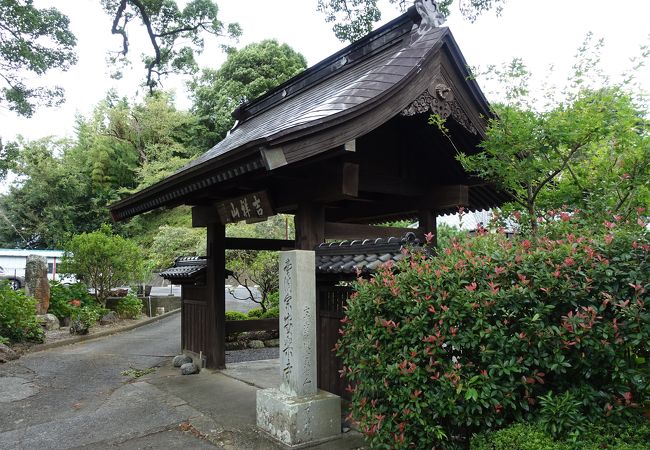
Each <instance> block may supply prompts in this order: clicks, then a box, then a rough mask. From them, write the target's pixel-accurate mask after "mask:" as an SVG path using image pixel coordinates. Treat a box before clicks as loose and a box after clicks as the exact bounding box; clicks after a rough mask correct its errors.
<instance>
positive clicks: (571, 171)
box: [459, 88, 650, 230]
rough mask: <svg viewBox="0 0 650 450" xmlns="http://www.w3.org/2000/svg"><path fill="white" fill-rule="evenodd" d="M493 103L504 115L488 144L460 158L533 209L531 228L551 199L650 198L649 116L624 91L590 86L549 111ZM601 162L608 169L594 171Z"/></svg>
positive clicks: (617, 201) (633, 201)
mask: <svg viewBox="0 0 650 450" xmlns="http://www.w3.org/2000/svg"><path fill="white" fill-rule="evenodd" d="M495 108H496V112H497V114H498V118H495V119H492V120H491V121H490V124H489V127H488V131H487V139H486V140H485V141H484V142H483V143H482V144H481V146H482V147H483V149H484V150H485V151H484V152H481V153H478V154H474V155H466V154H460V155H459V160H460V162H461V163H462V165H463V167H464V168H465V169H466V170H468V171H471V172H474V173H476V174H478V175H479V176H480V177H481V178H484V179H486V180H489V181H492V182H494V183H495V184H497V185H498V186H499V187H501V188H502V189H504V190H505V191H507V192H508V193H510V194H511V195H512V196H513V201H514V202H515V203H516V204H517V205H518V206H520V207H522V208H524V210H525V211H526V212H527V213H528V217H529V219H530V228H531V229H532V230H536V228H537V220H536V219H537V217H538V216H539V215H540V210H541V209H547V208H548V207H550V206H554V207H555V208H558V207H560V206H561V205H562V204H570V205H571V206H572V207H574V208H583V207H591V206H593V207H595V208H598V209H599V210H600V211H601V212H602V211H603V209H605V208H610V209H612V210H613V211H614V212H617V213H618V212H621V211H624V212H627V211H629V209H631V206H636V205H638V204H639V203H638V201H639V200H641V199H640V198H639V196H642V197H645V198H647V194H648V188H647V184H648V181H649V180H650V178H649V175H648V173H650V171H649V170H648V168H650V138H649V135H648V133H647V130H648V126H649V123H648V122H647V121H646V120H644V119H643V113H642V112H641V110H640V109H639V108H638V107H637V106H636V105H635V104H634V103H633V101H632V98H631V97H630V96H629V95H628V94H626V93H625V92H623V91H621V90H619V89H616V88H613V89H600V90H598V91H587V90H585V91H581V93H580V94H578V97H577V98H575V99H574V100H573V101H571V102H570V103H568V104H560V105H558V106H556V107H555V108H553V109H551V110H549V111H544V112H535V111H531V110H522V109H520V108H518V107H516V106H495ZM596 166H597V167H598V168H599V169H600V170H598V171H597V173H599V174H603V175H605V176H603V177H601V178H599V179H597V178H596V177H594V176H593V172H595V170H594V169H596V168H597V167H596ZM607 173H609V175H607ZM558 197H559V198H558ZM540 203H541V205H540ZM540 206H541V208H540Z"/></svg>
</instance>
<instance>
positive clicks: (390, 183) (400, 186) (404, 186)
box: [359, 170, 426, 197]
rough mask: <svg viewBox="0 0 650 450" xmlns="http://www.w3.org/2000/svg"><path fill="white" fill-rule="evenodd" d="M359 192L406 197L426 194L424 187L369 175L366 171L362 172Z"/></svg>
mask: <svg viewBox="0 0 650 450" xmlns="http://www.w3.org/2000/svg"><path fill="white" fill-rule="evenodd" d="M359 191H361V192H372V193H376V194H389V195H403V196H405V197H418V196H421V195H424V194H425V193H426V191H425V190H424V189H423V188H422V187H420V186H416V185H415V184H413V183H411V182H410V181H408V180H405V179H404V178H395V177H390V176H385V175H380V174H373V173H367V172H366V171H364V170H361V174H360V178H359Z"/></svg>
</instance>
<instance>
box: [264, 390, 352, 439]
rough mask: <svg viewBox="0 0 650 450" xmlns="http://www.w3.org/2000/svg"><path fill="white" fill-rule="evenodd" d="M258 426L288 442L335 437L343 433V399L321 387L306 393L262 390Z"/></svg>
mask: <svg viewBox="0 0 650 450" xmlns="http://www.w3.org/2000/svg"><path fill="white" fill-rule="evenodd" d="M257 426H258V427H259V428H261V429H262V430H264V431H265V432H267V433H269V434H270V435H271V436H273V437H274V438H276V439H277V440H279V441H281V442H282V443H283V444H285V445H288V446H301V445H304V444H307V443H310V442H318V441H323V440H326V439H331V438H335V437H337V436H338V435H339V434H340V433H341V399H340V398H339V397H338V396H337V395H334V394H331V393H329V392H325V391H321V390H319V391H318V393H317V394H315V395H310V396H305V397H291V396H289V395H286V394H284V393H282V392H281V391H280V390H279V389H276V388H271V389H263V390H259V391H257Z"/></svg>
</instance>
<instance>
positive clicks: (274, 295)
mask: <svg viewBox="0 0 650 450" xmlns="http://www.w3.org/2000/svg"><path fill="white" fill-rule="evenodd" d="M266 301H267V304H268V307H269V309H270V308H279V307H280V293H279V292H278V291H275V292H271V293H270V294H269V295H267V296H266Z"/></svg>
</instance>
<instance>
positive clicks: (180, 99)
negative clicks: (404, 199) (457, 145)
mask: <svg viewBox="0 0 650 450" xmlns="http://www.w3.org/2000/svg"><path fill="white" fill-rule="evenodd" d="M182 1H183V0H179V3H181V2H182ZM216 1H217V4H218V6H219V14H220V16H219V17H220V20H222V21H223V22H225V23H230V22H238V23H239V24H240V25H241V27H242V28H243V36H242V38H241V39H240V40H239V42H238V43H234V44H235V46H237V47H243V46H244V45H246V44H249V43H251V42H257V41H260V40H263V39H269V38H274V39H277V40H278V41H279V42H280V43H287V44H289V45H290V46H291V47H292V48H294V49H295V50H297V51H299V52H300V53H302V54H303V55H304V56H305V57H306V59H307V62H308V65H309V66H311V65H314V64H316V63H317V62H319V61H320V60H322V59H324V58H326V57H327V56H329V55H331V54H332V53H334V52H336V51H338V50H340V49H341V48H343V47H344V46H345V45H346V44H344V43H342V42H340V41H338V40H337V39H336V38H335V37H334V34H333V33H332V31H331V25H330V24H327V23H326V22H325V20H324V16H323V14H322V13H319V12H317V10H316V3H317V0H273V1H263V0H249V1H242V0H216ZM458 1H459V0H456V3H458ZM460 1H468V0H460ZM379 2H380V5H382V11H383V17H382V18H383V22H387V21H389V20H392V19H393V18H395V17H397V16H398V15H399V14H400V12H399V10H398V9H397V8H396V7H395V6H391V5H390V4H389V3H388V0H379ZM34 3H35V5H36V6H37V7H52V6H54V7H56V8H58V9H59V10H61V11H62V12H63V13H65V14H66V15H68V17H69V18H70V27H71V29H72V31H73V32H74V33H75V35H76V36H77V41H78V46H77V54H78V57H79V61H78V63H77V64H76V65H75V66H73V67H72V68H71V69H70V70H69V71H67V72H51V73H48V74H47V75H46V76H45V77H43V80H37V81H38V82H39V83H47V84H50V85H60V86H62V87H64V88H65V91H66V102H65V103H64V104H63V105H62V106H61V107H57V108H40V109H39V110H38V112H37V113H36V114H35V115H34V116H33V117H31V118H21V117H17V116H16V115H15V114H14V113H12V112H11V111H8V110H6V109H3V108H1V107H0V138H2V140H3V141H4V142H7V141H10V140H13V139H15V138H16V137H17V136H18V135H22V136H24V137H25V138H27V139H30V140H33V139H38V138H41V137H45V136H50V135H54V136H59V137H74V124H75V115H77V114H82V115H89V114H90V113H91V111H92V109H93V106H94V105H96V104H97V103H98V102H99V101H100V100H101V99H103V98H104V97H105V95H106V93H107V91H108V90H109V89H115V90H116V91H117V92H118V94H120V95H122V96H127V97H128V98H131V99H137V98H138V96H141V95H142V93H143V90H142V88H140V87H139V84H140V82H141V81H142V80H143V79H144V76H145V71H144V68H142V65H141V63H140V62H139V60H138V55H139V53H140V51H141V50H142V49H144V48H146V47H143V45H145V44H146V36H145V34H144V31H143V30H139V33H134V32H131V34H130V41H131V45H132V48H131V53H132V55H133V59H134V63H133V66H132V67H131V69H130V70H127V71H126V72H125V76H124V78H123V79H122V80H120V81H116V80H113V79H111V78H110V76H109V68H108V67H107V64H106V52H107V51H108V50H115V49H119V46H120V38H119V37H117V36H113V35H111V33H110V27H111V17H109V16H108V15H107V14H105V13H104V12H103V11H102V9H101V7H100V1H99V0H65V1H63V0H35V1H34ZM612 5H615V7H613V6H612ZM648 17H650V0H618V1H617V2H611V1H606V0H506V3H505V5H504V9H503V13H502V15H501V16H499V17H497V16H496V14H495V13H494V12H488V13H485V14H483V15H482V16H480V17H479V19H478V20H477V21H476V22H474V23H470V22H469V21H468V20H466V19H464V18H463V17H462V15H461V14H460V13H459V12H458V11H452V14H451V16H450V17H449V19H448V21H447V23H446V24H445V26H448V27H449V28H450V29H451V32H452V34H453V35H454V38H455V39H456V41H457V43H458V45H459V47H460V49H461V51H462V52H463V54H464V56H465V59H466V60H467V62H468V64H469V65H470V66H472V67H483V68H484V67H486V66H488V65H491V64H495V65H500V64H502V63H506V62H509V61H511V60H512V58H514V57H521V58H522V59H523V60H524V61H525V63H526V64H527V65H528V67H529V68H530V69H531V70H532V71H533V73H534V74H536V75H538V77H539V80H541V79H543V78H544V77H545V76H546V75H547V74H548V73H549V71H548V68H549V66H551V65H553V66H555V73H556V76H557V77H558V80H559V82H560V83H561V82H562V81H563V80H564V79H566V76H567V74H569V73H570V69H571V66H572V64H573V62H574V60H575V59H574V55H575V54H576V50H577V48H578V47H579V46H580V44H581V43H582V42H583V40H584V38H585V36H586V34H587V33H588V32H593V33H594V36H595V37H596V38H597V39H598V38H603V39H604V42H605V47H604V50H603V52H602V60H603V66H604V70H605V72H606V73H607V74H609V75H610V76H612V77H613V78H616V77H618V76H619V75H620V74H621V73H623V72H625V71H626V70H627V69H628V68H629V67H630V66H631V64H630V63H629V58H630V57H632V56H636V55H639V54H640V47H641V46H642V45H644V44H646V45H647V44H650V25H649V23H650V22H648ZM224 42H225V41H224V40H223V39H221V40H216V39H212V40H207V45H206V50H205V51H204V53H203V54H202V55H201V56H200V57H199V64H200V66H201V67H210V68H218V67H219V65H220V64H221V63H222V62H223V61H224V60H225V55H224V54H223V52H221V50H219V44H221V43H224ZM640 79H641V82H642V84H643V88H644V90H645V91H650V69H649V68H647V67H646V68H645V69H644V73H643V74H642V75H641V77H640ZM478 81H479V85H481V86H482V87H483V90H484V92H485V93H486V95H487V97H488V100H494V97H492V95H491V92H492V91H493V89H492V88H491V87H490V86H488V85H486V84H485V82H482V81H481V80H480V79H479V80H478ZM184 86H185V80H183V79H181V78H178V77H177V78H172V79H168V80H167V81H166V82H165V84H164V86H163V87H164V88H166V89H174V90H175V92H176V104H177V107H179V108H181V109H187V108H189V107H190V105H191V101H190V99H189V98H188V95H187V93H186V91H185V87H184ZM10 182H11V178H10V179H8V180H6V181H5V185H4V186H0V192H3V191H6V189H7V184H8V183H10Z"/></svg>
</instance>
